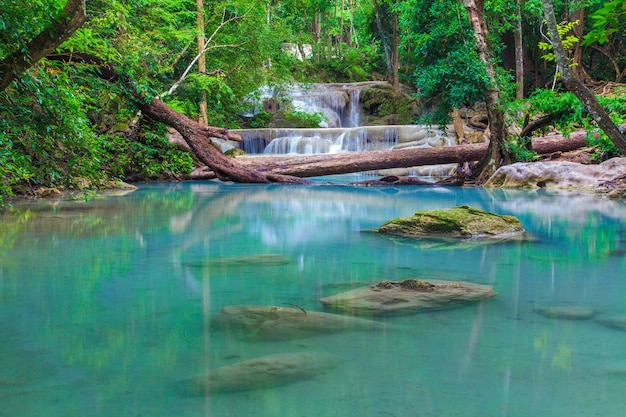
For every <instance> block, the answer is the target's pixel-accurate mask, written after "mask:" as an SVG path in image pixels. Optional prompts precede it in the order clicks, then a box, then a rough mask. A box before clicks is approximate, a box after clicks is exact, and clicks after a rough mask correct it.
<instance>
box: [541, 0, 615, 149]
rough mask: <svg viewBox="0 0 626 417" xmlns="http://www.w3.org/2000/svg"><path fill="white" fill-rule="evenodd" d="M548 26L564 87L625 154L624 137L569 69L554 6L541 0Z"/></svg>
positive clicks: (591, 94) (548, 1)
mask: <svg viewBox="0 0 626 417" xmlns="http://www.w3.org/2000/svg"><path fill="white" fill-rule="evenodd" d="M541 2H542V4H543V9H544V11H545V15H546V20H547V22H548V28H549V30H550V41H551V43H552V47H553V48H554V54H555V55H556V62H557V68H558V71H559V74H560V76H561V79H562V81H563V84H565V87H566V88H567V89H568V90H570V91H571V92H572V93H574V94H575V95H576V97H578V99H579V100H580V101H581V103H582V104H583V106H584V107H585V109H586V110H587V111H588V112H589V115H590V116H591V118H592V119H593V120H594V121H595V122H596V123H597V124H598V126H599V127H600V128H601V129H602V130H603V131H604V133H605V134H606V135H607V136H608V137H609V139H610V140H611V142H613V144H614V145H615V146H616V147H617V148H618V149H619V151H620V152H621V153H622V155H624V154H626V138H625V137H624V135H623V134H622V132H621V131H620V130H619V129H618V128H617V126H616V125H615V123H613V121H612V120H611V117H610V115H609V114H608V113H607V112H606V110H604V108H603V107H602V106H601V105H600V104H599V103H598V100H597V99H596V97H595V95H594V94H593V93H592V92H591V91H590V90H589V88H587V87H586V86H585V84H584V83H583V82H582V81H581V80H580V79H579V78H578V77H576V76H575V75H574V74H573V73H572V71H570V61H569V59H568V56H567V53H566V52H565V49H564V48H563V44H562V41H561V35H560V33H559V29H558V26H557V21H556V16H555V13H554V7H553V5H552V2H551V1H550V0H542V1H541Z"/></svg>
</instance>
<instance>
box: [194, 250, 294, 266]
mask: <svg viewBox="0 0 626 417" xmlns="http://www.w3.org/2000/svg"><path fill="white" fill-rule="evenodd" d="M289 262H291V259H290V258H289V257H288V256H285V255H280V254H274V253H262V254H259V255H242V256H227V257H223V258H215V259H207V260H202V261H191V262H184V265H187V266H193V267H203V266H218V267H219V266H222V267H223V266H231V267H232V266H250V265H253V266H275V265H285V264H288V263H289Z"/></svg>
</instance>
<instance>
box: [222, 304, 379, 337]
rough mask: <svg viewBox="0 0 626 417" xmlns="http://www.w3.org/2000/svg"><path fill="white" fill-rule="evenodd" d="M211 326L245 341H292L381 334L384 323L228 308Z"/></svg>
mask: <svg viewBox="0 0 626 417" xmlns="http://www.w3.org/2000/svg"><path fill="white" fill-rule="evenodd" d="M211 325H212V326H216V327H220V328H223V329H227V330H230V331H233V332H235V333H236V334H235V336H236V337H239V338H241V339H245V340H253V341H266V340H290V339H300V338H305V337H311V336H315V335H320V334H328V333H337V332H341V331H349V330H358V331H369V330H381V329H386V328H387V326H386V325H385V324H384V323H380V322H377V321H374V320H366V319H361V318H356V317H350V316H343V315H340V314H332V313H325V312H319V311H305V310H303V309H297V308H288V307H279V306H227V307H224V308H222V309H221V310H220V312H219V313H218V314H217V315H216V316H215V317H213V319H212V320H211Z"/></svg>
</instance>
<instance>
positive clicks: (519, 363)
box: [0, 182, 626, 417]
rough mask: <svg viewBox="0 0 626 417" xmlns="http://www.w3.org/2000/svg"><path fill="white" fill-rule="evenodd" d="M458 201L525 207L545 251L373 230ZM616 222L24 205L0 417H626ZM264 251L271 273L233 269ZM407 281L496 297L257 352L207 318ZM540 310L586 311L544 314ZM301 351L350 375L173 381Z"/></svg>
mask: <svg viewBox="0 0 626 417" xmlns="http://www.w3.org/2000/svg"><path fill="white" fill-rule="evenodd" d="M460 204H468V205H472V206H475V207H477V208H481V209H485V210H489V211H493V212H496V213H500V214H513V215H516V216H517V217H518V218H520V220H521V222H522V224H523V225H524V226H525V227H526V228H527V230H528V231H529V232H531V233H532V234H533V235H534V236H537V237H538V239H539V240H538V241H532V242H523V243H516V244H503V245H489V246H483V247H478V248H451V249H446V250H434V251H433V250H427V249H416V248H415V247H414V246H411V245H399V244H397V243H396V242H393V241H392V240H389V239H386V238H383V237H381V236H378V235H377V234H375V233H370V232H369V231H371V230H373V229H375V228H376V227H378V226H379V225H380V224H382V223H383V222H384V221H386V220H389V219H391V218H395V217H400V216H408V215H411V214H413V213H414V212H416V211H418V210H424V209H434V208H447V207H452V206H456V205H460ZM625 214H626V206H625V205H624V203H623V202H619V201H612V200H606V199H602V198H597V197H593V196H589V195H577V194H558V193H541V192H530V191H517V192H513V191H502V190H486V189H466V188H458V189H436V188H427V189H420V188H409V187H407V188H385V189H377V188H344V187H339V186H334V187H333V186H312V187H300V186H295V187H282V186H247V185H227V186H224V185H219V184H215V183H210V182H207V183H193V184H165V185H146V186H145V187H143V188H142V189H141V190H139V191H137V192H135V193H133V194H130V195H127V196H124V197H117V198H106V199H98V200H92V201H88V202H57V203H55V204H49V203H46V202H38V203H33V204H23V205H18V206H16V210H14V211H12V212H4V213H2V222H1V223H0V263H1V265H0V332H1V333H0V334H2V335H3V337H2V338H0V357H1V358H2V366H1V367H0V398H2V412H3V413H5V414H6V415H20V416H40V415H46V416H83V415H90V416H104V415H106V416H109V415H134V414H137V415H153V416H161V415H163V416H165V415H167V416H169V415H181V416H185V415H189V416H192V415H193V416H197V415H216V416H217V415H229V416H243V415H251V414H253V415H255V416H266V415H267V416H270V415H272V416H273V415H285V416H287V415H302V416H311V417H313V416H329V415H342V416H370V415H371V416H378V415H392V416H394V415H395V416H405V415H415V414H418V415H420V416H429V415H430V416H442V415H464V416H484V415H524V416H525V415H549V416H577V415H578V416H589V415H622V414H624V412H625V411H626V406H625V405H624V404H623V402H622V401H621V400H619V399H620V398H621V395H622V393H623V391H624V389H625V388H626V382H625V381H626V380H625V379H624V378H623V376H624V374H626V371H625V370H626V355H625V354H624V352H623V338H624V331H623V329H624V327H620V325H621V324H623V322H624V317H626V299H625V298H624V294H626V288H625V286H626V283H625V282H624V280H623V278H622V275H623V271H624V270H626V268H625V267H626V260H625V258H624V256H623V251H624V250H625V249H626V233H625V230H626V224H625V220H624V219H626V215H625ZM257 256H260V258H257V259H266V260H267V259H282V261H281V262H243V261H242V260H249V259H255V258H254V257H257ZM275 256H276V258H275ZM233 260H234V262H235V263H234V264H232V262H233ZM237 260H239V261H242V262H237ZM406 278H423V279H429V278H430V279H445V280H452V281H468V282H474V283H479V284H488V285H492V286H494V289H495V290H496V291H497V292H498V296H496V297H494V298H491V299H489V300H486V301H484V302H481V303H478V304H476V305H471V306H467V307H464V308H460V309H455V310H449V311H440V312H433V313H424V314H417V315H409V316H403V317H394V318H391V319H389V318H388V319H386V320H385V323H384V324H385V325H391V326H392V327H393V328H394V330H388V329H383V330H380V329H377V330H376V331H372V332H369V331H365V332H364V331H359V332H354V331H345V332H343V331H342V332H335V333H331V334H328V333H322V334H319V335H314V336H312V337H307V338H305V339H296V340H270V341H262V342H259V341H251V340H246V338H245V337H244V338H241V337H234V335H232V334H230V332H228V331H223V330H217V329H214V328H213V327H212V326H211V320H212V319H213V318H214V317H216V316H217V315H218V312H219V311H220V310H221V309H222V308H224V307H227V306H232V305H248V306H249V305H264V306H269V305H275V306H289V305H291V306H293V305H297V306H298V307H300V308H302V309H304V310H305V311H310V312H321V311H322V310H323V309H322V306H321V304H320V303H319V302H318V300H319V298H321V297H324V296H329V295H332V294H335V293H338V292H342V291H346V290H348V289H351V288H354V287H357V286H361V285H366V284H370V283H373V282H378V281H380V280H391V281H401V280H403V279H406ZM550 307H590V308H593V309H594V311H595V315H594V316H593V318H590V319H586V320H575V321H574V320H567V319H558V318H552V317H546V316H543V315H540V314H537V312H536V311H535V310H536V309H537V308H550ZM294 309H296V308H295V307H294ZM611 324H612V327H609V325H611ZM398 328H399V329H401V330H400V331H398V330H397V329H398ZM231 336H232V337H231ZM310 352H322V353H324V354H326V353H328V354H332V355H333V356H334V357H337V358H338V359H339V360H340V361H341V364H340V365H338V366H337V367H336V368H333V369H331V370H328V372H324V373H319V374H316V375H314V376H313V377H312V378H308V377H307V378H299V379H297V380H295V381H293V383H290V384H287V385H281V386H277V387H275V388H268V389H258V390H249V391H245V392H240V393H238V392H235V393H219V394H218V393H215V394H210V395H207V396H202V395H200V396H198V397H189V396H184V395H180V393H179V392H178V391H177V390H176V389H173V387H172V384H174V385H176V384H177V383H179V382H180V381H184V380H185V379H187V378H191V377H193V376H194V375H202V374H204V373H206V372H208V371H210V370H213V369H218V368H222V369H223V368H224V367H229V366H232V365H235V364H237V363H246V361H255V360H257V359H258V358H261V357H266V356H270V357H271V356H272V355H277V354H283V353H284V354H294V353H295V354H303V355H302V356H301V357H303V358H306V357H308V356H307V355H306V354H308V353H310ZM290 357H291V356H290ZM296 357H300V356H296ZM227 369H228V368H227Z"/></svg>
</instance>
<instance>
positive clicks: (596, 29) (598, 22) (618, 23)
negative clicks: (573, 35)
mask: <svg viewBox="0 0 626 417" xmlns="http://www.w3.org/2000/svg"><path fill="white" fill-rule="evenodd" d="M625 16H626V2H625V1H624V0H613V1H607V2H605V3H604V4H603V5H602V7H601V8H599V9H598V10H596V11H594V12H592V13H591V14H590V15H589V18H590V19H591V21H592V22H593V25H592V29H591V30H590V31H589V32H587V34H586V35H585V36H584V39H583V41H582V42H581V45H583V46H589V45H592V44H594V43H598V44H600V45H603V44H607V43H609V42H610V39H611V38H612V37H613V36H614V35H615V34H618V33H619V32H620V31H621V32H622V33H623V29H624V24H625V22H624V17H625Z"/></svg>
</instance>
